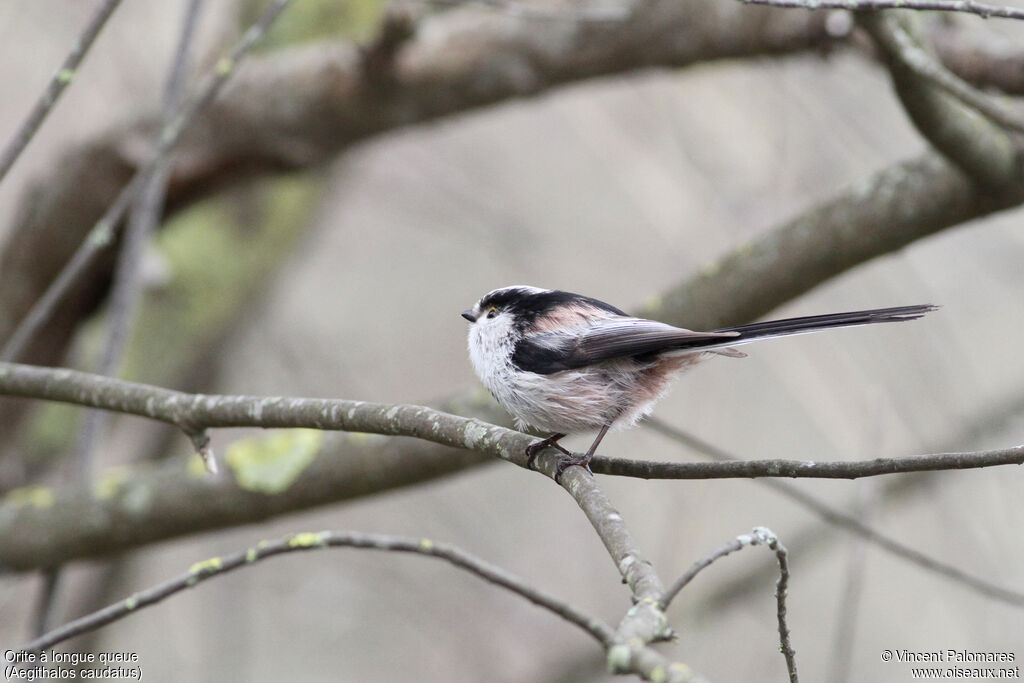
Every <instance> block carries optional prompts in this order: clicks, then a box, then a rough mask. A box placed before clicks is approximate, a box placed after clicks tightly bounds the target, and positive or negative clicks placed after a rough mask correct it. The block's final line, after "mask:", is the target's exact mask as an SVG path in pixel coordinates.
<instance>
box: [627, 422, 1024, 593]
mask: <svg viewBox="0 0 1024 683" xmlns="http://www.w3.org/2000/svg"><path fill="white" fill-rule="evenodd" d="M645 424H649V425H650V426H651V427H653V428H654V429H655V430H656V431H658V432H659V433H660V434H662V435H664V436H667V437H668V438H670V439H673V440H675V441H677V442H680V443H683V444H685V445H687V446H688V447H690V448H692V449H694V450H695V451H697V452H699V453H703V454H705V455H707V456H709V457H712V458H714V459H716V460H719V461H735V460H738V459H739V458H738V456H736V455H733V454H731V453H728V452H726V451H725V450H723V449H721V448H719V447H717V446H715V445H713V444H710V443H708V442H706V441H704V440H702V439H698V438H697V437H695V436H693V435H692V434H687V433H686V432H683V431H682V430H680V429H677V428H675V427H673V426H671V425H669V424H667V423H665V422H663V421H661V420H658V419H655V418H648V420H647V421H646V422H645ZM759 483H761V484H762V485H764V486H768V487H770V488H772V489H774V490H775V491H777V492H779V493H781V494H782V495H784V496H786V497H787V498H789V499H790V500H792V501H793V502H795V503H797V504H798V505H801V506H803V507H805V508H807V509H808V510H810V511H811V512H813V513H814V514H816V515H817V516H818V517H820V518H821V519H822V520H824V521H825V522H827V523H829V524H832V525H833V526H836V527H838V528H840V529H843V530H844V531H848V532H850V533H852V534H854V535H856V536H859V537H860V538H862V539H864V540H865V541H868V542H870V543H871V544H872V545H874V546H876V547H878V548H880V549H881V550H884V551H885V552H888V553H889V554H891V555H894V556H896V557H899V558H901V559H903V560H906V561H908V562H910V563H912V564H915V565H917V566H918V567H920V568H922V569H924V570H925V571H929V572H933V573H935V574H939V575H940V576H944V577H946V578H947V579H951V580H952V581H955V582H956V583H958V584H961V585H962V586H964V587H965V588H968V589H970V590H973V591H975V592H977V593H979V594H981V595H984V596H985V597H988V598H993V599H995V600H1000V601H1002V602H1005V603H1006V604H1009V605H1013V606H1015V607H1024V593H1021V592H1019V591H1014V590H1011V589H1009V588H1005V587H1003V586H999V585H996V584H993V583H991V582H990V581H987V580H985V579H983V578H980V577H977V576H973V575H971V574H968V573H967V572H965V571H963V570H962V569H958V568H957V567H954V566H952V565H950V564H947V563H945V562H942V561H940V560H937V559H935V558H933V557H930V556H929V555H926V554H924V553H922V552H920V551H918V550H914V549H913V548H911V547H909V546H907V545H905V544H903V543H901V542H900V541H897V540H896V539H893V538H889V537H888V536H886V535H884V534H882V533H881V532H879V531H876V530H875V529H873V528H871V527H870V526H868V525H866V524H864V522H862V521H860V520H859V519H857V518H856V517H853V516H852V515H849V514H847V513H845V512H842V511H840V510H838V509H836V508H834V507H833V506H831V505H828V504H827V503H823V502H822V501H820V500H818V499H817V498H815V497H814V496H812V495H810V494H808V493H805V492H804V491H801V490H800V489H798V488H796V487H795V486H793V485H792V484H790V483H789V482H786V481H781V480H779V479H769V478H766V479H762V480H760V481H759Z"/></svg>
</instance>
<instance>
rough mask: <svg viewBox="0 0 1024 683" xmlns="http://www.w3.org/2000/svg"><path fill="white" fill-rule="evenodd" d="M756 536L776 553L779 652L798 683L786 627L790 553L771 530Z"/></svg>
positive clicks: (757, 532)
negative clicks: (777, 564) (777, 568)
mask: <svg viewBox="0 0 1024 683" xmlns="http://www.w3.org/2000/svg"><path fill="white" fill-rule="evenodd" d="M754 535H756V536H762V537H763V538H764V539H765V541H766V542H767V544H768V547H769V548H770V549H772V550H774V551H775V559H776V560H777V561H778V563H779V580H778V581H777V582H776V584H775V602H776V613H777V617H778V622H779V650H781V651H782V656H783V657H785V659H786V669H787V670H788V671H789V681H790V683H798V681H799V679H798V677H797V674H796V651H795V650H794V649H793V643H792V641H791V639H790V635H789V626H787V625H786V595H787V593H786V591H787V589H788V587H789V553H788V552H787V551H786V546H784V545H782V543H781V542H780V541H779V539H778V538H777V537H776V536H775V534H773V533H772V532H771V531H770V530H768V529H765V528H763V527H759V528H757V529H754Z"/></svg>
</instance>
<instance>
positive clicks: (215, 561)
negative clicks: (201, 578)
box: [188, 557, 223, 574]
mask: <svg viewBox="0 0 1024 683" xmlns="http://www.w3.org/2000/svg"><path fill="white" fill-rule="evenodd" d="M222 566H223V565H222V564H221V561H220V558H219V557H211V558H210V559H208V560H203V561H202V562H196V563H195V564H194V565H192V566H191V567H189V568H188V570H189V572H190V573H192V574H215V573H216V572H219V571H220V570H221V567H222Z"/></svg>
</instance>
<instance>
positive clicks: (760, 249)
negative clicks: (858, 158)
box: [640, 154, 1024, 330]
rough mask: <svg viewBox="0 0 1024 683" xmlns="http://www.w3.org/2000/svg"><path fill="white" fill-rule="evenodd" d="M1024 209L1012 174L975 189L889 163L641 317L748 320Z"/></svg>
mask: <svg viewBox="0 0 1024 683" xmlns="http://www.w3.org/2000/svg"><path fill="white" fill-rule="evenodd" d="M1021 201H1024V185H1022V184H1021V182H1020V179H1019V178H1018V176H1017V175H1016V174H1013V175H1011V176H1008V177H1006V178H1004V179H1003V185H1002V186H1001V189H1000V191H999V192H995V191H994V189H993V188H988V189H982V188H980V187H979V186H978V185H977V184H976V183H974V182H972V181H971V180H970V179H969V178H968V177H967V176H966V175H965V174H964V173H963V172H962V171H961V170H959V169H958V168H957V167H956V166H954V165H953V164H951V163H949V162H948V161H946V160H945V159H943V158H942V157H940V156H938V155H935V154H929V155H925V156H923V157H921V158H919V159H914V160H911V161H906V162H903V163H900V164H896V165H895V166H892V167H891V168H888V169H885V170H883V171H881V172H879V173H877V174H875V175H874V176H872V177H871V178H868V179H867V180H865V181H863V182H859V183H857V184H855V185H853V186H852V187H850V188H849V189H847V190H846V191H844V192H842V193H840V194H839V195H837V196H836V197H834V198H832V199H829V200H827V201H825V202H822V203H821V204H819V205H818V206H816V207H813V208H811V209H809V210H807V211H805V212H804V213H802V214H800V215H799V216H797V217H796V218H794V219H793V220H791V221H789V222H788V223H785V224H783V225H781V226H779V227H778V228H775V229H774V230H771V231H768V232H766V233H765V234H764V235H763V236H762V237H759V238H758V239H756V240H754V241H753V242H749V243H745V244H741V245H739V246H738V247H736V248H735V249H733V250H732V251H730V252H729V253H727V254H725V255H723V256H722V257H721V258H719V259H717V260H716V261H715V262H713V263H711V264H709V265H708V266H707V267H705V268H704V269H702V270H701V272H700V273H699V274H697V275H696V276H694V277H692V278H690V279H688V280H684V281H683V282H681V283H680V284H678V285H676V286H675V287H673V288H672V289H670V290H669V291H668V292H666V293H665V294H663V295H662V296H660V297H657V298H656V299H655V300H654V301H653V302H652V303H651V304H649V305H648V306H646V307H645V308H644V309H643V310H642V311H641V312H640V315H642V316H644V317H653V318H655V319H657V320H664V321H666V322H669V323H673V324H676V325H680V326H682V327H687V328H689V329H694V330H711V329H715V328H717V327H724V326H726V325H733V324H737V323H741V322H747V321H749V320H755V319H757V318H759V317H761V316H762V315H764V314H765V313H768V312H769V311H770V310H771V309H773V308H775V307H776V306H778V305H779V304H780V303H781V302H783V301H789V300H790V299H793V298H795V297H796V296H798V295H800V294H803V293H805V292H807V291H808V290H810V289H812V288H813V287H815V286H817V285H819V284H821V283H822V282H825V281H826V280H828V279H829V278H832V277H835V276H836V275H838V274H839V273H842V272H843V271H845V270H847V269H849V268H853V267H854V266H856V265H859V264H861V263H864V262H865V261H867V260H869V259H872V258H875V257H876V256H880V255H882V254H887V253H890V252H893V251H896V250H897V249H900V248H902V247H904V246H906V245H908V244H910V243H912V242H914V241H915V240H918V239H920V238H922V237H927V236H928V235H932V234H934V233H936V232H939V231H940V230H943V229H944V228H948V227H950V226H953V225H957V224H959V223H963V222H965V221H968V220H972V219H975V218H979V217H981V216H983V215H986V214H989V213H993V212H995V211H999V210H1002V209H1006V208H1009V207H1011V206H1016V205H1017V204H1019V203H1020V202H1021Z"/></svg>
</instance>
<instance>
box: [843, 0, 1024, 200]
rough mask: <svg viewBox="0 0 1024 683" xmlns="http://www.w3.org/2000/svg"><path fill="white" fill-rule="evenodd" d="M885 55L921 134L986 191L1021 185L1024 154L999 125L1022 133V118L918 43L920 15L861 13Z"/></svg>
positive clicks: (859, 18)
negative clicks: (1022, 156) (952, 71)
mask: <svg viewBox="0 0 1024 683" xmlns="http://www.w3.org/2000/svg"><path fill="white" fill-rule="evenodd" d="M857 19H858V22H859V23H860V25H861V26H863V27H864V28H865V30H867V32H868V33H869V34H870V35H871V37H872V38H873V39H874V40H875V42H876V44H877V45H878V46H879V48H880V49H881V51H882V54H883V55H884V56H885V58H886V61H887V63H888V66H889V72H890V73H891V74H892V79H893V86H894V87H895V89H896V94H897V95H898V96H899V98H900V102H901V103H902V104H903V108H904V109H905V110H906V112H907V114H908V115H909V116H910V119H911V121H913V123H914V125H915V126H916V127H917V130H918V131H919V132H920V133H921V135H923V136H924V137H925V138H926V139H927V140H928V141H929V142H930V143H931V144H932V145H933V146H934V147H935V149H936V150H937V151H938V152H940V153H941V154H943V155H944V156H946V157H947V158H948V159H950V160H951V161H952V162H953V163H955V164H956V165H957V166H959V167H960V168H962V169H963V170H964V171H965V172H966V173H967V174H968V175H969V176H970V177H971V178H972V179H974V180H975V181H977V182H978V183H979V184H981V185H982V186H983V189H984V188H996V191H1000V188H1003V187H1006V186H1007V185H1008V184H1019V183H1020V177H1021V161H1020V158H1021V152H1020V148H1019V146H1018V145H1016V144H1015V143H1014V141H1013V139H1012V138H1011V137H1010V136H1009V135H1008V134H1007V132H1006V131H1004V130H1003V129H1002V128H1001V126H1006V127H1009V128H1011V129H1016V130H1021V129H1022V128H1024V126H1022V124H1021V121H1020V118H1019V117H1018V116H1017V115H1016V114H1013V113H1010V112H1008V111H1006V110H1005V109H1003V108H1002V107H999V106H997V105H995V104H994V103H993V102H992V101H991V100H989V99H988V97H986V96H985V95H983V94H981V93H978V92H976V91H975V90H974V89H973V88H972V87H971V86H969V85H967V84H966V83H964V82H963V81H961V80H960V79H959V78H957V77H956V76H954V75H953V74H952V73H951V72H950V71H948V70H947V69H946V68H945V67H943V66H942V65H941V64H940V63H939V62H938V61H937V60H936V59H935V58H933V57H932V56H931V55H930V54H929V53H928V52H927V51H926V50H925V49H924V48H923V47H922V46H921V44H920V39H919V38H918V37H917V34H919V33H920V31H917V30H916V17H914V16H912V15H902V14H901V15H899V16H897V15H896V14H894V13H892V12H882V13H865V14H859V15H858V17H857Z"/></svg>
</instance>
